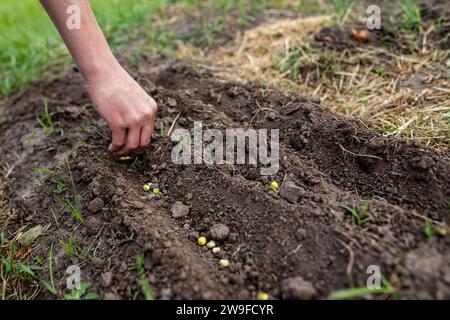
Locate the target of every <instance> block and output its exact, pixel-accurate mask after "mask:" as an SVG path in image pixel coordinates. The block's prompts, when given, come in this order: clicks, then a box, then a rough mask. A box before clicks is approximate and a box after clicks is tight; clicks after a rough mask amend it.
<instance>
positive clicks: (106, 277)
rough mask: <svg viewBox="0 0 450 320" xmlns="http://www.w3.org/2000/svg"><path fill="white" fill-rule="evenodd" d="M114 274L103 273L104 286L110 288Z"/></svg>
mask: <svg viewBox="0 0 450 320" xmlns="http://www.w3.org/2000/svg"><path fill="white" fill-rule="evenodd" d="M112 278H113V274H112V272H111V271H108V272H105V273H102V280H103V286H104V287H109V286H110V285H111V283H112Z"/></svg>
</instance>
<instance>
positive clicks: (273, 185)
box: [270, 181, 279, 190]
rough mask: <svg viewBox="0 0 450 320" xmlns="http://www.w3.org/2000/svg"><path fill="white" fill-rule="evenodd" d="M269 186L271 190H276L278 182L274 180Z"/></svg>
mask: <svg viewBox="0 0 450 320" xmlns="http://www.w3.org/2000/svg"><path fill="white" fill-rule="evenodd" d="M270 186H271V187H272V189H273V190H278V188H279V186H278V182H276V181H272V183H271V184H270Z"/></svg>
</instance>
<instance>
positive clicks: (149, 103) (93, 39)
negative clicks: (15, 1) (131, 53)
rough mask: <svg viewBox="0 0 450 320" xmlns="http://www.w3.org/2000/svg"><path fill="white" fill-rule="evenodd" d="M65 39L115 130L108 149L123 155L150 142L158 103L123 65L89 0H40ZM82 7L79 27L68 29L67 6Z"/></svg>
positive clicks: (109, 124) (104, 114)
mask: <svg viewBox="0 0 450 320" xmlns="http://www.w3.org/2000/svg"><path fill="white" fill-rule="evenodd" d="M40 1H41V3H42V5H43V6H44V8H45V9H46V11H47V13H48V14H49V16H50V17H51V19H52V21H53V23H54V24H55V26H56V28H57V29H58V31H59V33H60V34H61V36H62V37H63V39H64V42H65V43H66V45H67V48H68V49H69V51H70V53H71V55H72V57H73V58H74V60H75V62H76V63H77V65H78V68H79V69H80V72H81V74H82V75H83V78H84V80H85V85H86V89H87V91H88V93H89V95H90V97H91V99H92V101H93V102H94V104H95V106H96V109H97V111H98V112H99V113H100V115H101V116H102V117H103V118H104V119H105V121H106V122H107V123H108V126H109V128H110V129H111V131H112V143H111V145H110V146H109V150H110V151H111V152H113V153H115V154H118V155H122V154H127V153H130V152H132V151H135V150H137V149H139V148H142V147H145V146H146V145H148V144H149V143H150V139H151V134H152V131H153V122H154V117H155V113H156V109H157V106H156V102H155V101H154V100H153V99H152V98H151V97H150V96H149V95H147V93H145V91H144V90H143V89H142V88H141V87H140V86H139V84H138V83H137V82H136V81H134V80H133V79H132V78H131V76H130V75H129V74H128V73H127V72H126V71H125V70H124V69H123V68H122V67H121V66H120V64H119V63H118V61H117V60H116V58H115V57H114V55H113V54H112V52H111V50H110V48H109V46H108V44H107V42H106V39H105V37H104V35H103V33H102V31H101V29H100V27H99V26H98V23H97V20H96V19H95V16H94V14H93V12H92V10H91V8H90V5H89V1H88V0H40ZM71 5H76V6H78V7H79V8H80V17H81V19H80V22H81V24H80V28H79V29H69V28H68V27H67V25H66V20H67V18H68V17H69V15H68V14H67V8H68V7H69V6H71Z"/></svg>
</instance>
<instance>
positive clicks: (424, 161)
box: [417, 155, 436, 170]
mask: <svg viewBox="0 0 450 320" xmlns="http://www.w3.org/2000/svg"><path fill="white" fill-rule="evenodd" d="M435 164H436V163H435V162H434V160H433V159H432V158H431V157H429V156H426V155H424V156H422V158H421V159H420V161H419V162H418V163H417V168H419V169H422V170H427V169H429V168H431V167H433V166H434V165H435Z"/></svg>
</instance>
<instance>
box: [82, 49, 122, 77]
mask: <svg viewBox="0 0 450 320" xmlns="http://www.w3.org/2000/svg"><path fill="white" fill-rule="evenodd" d="M123 71H124V70H123V68H122V66H121V65H120V64H119V62H118V61H117V59H116V58H115V57H114V56H113V55H112V54H111V56H109V57H106V58H105V57H103V58H102V57H99V58H98V59H92V60H90V61H89V63H87V64H84V65H83V66H80V72H81V74H82V75H83V78H84V81H85V83H86V84H95V83H99V82H104V81H111V79H114V78H116V77H117V75H118V74H120V73H122V72H123Z"/></svg>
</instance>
